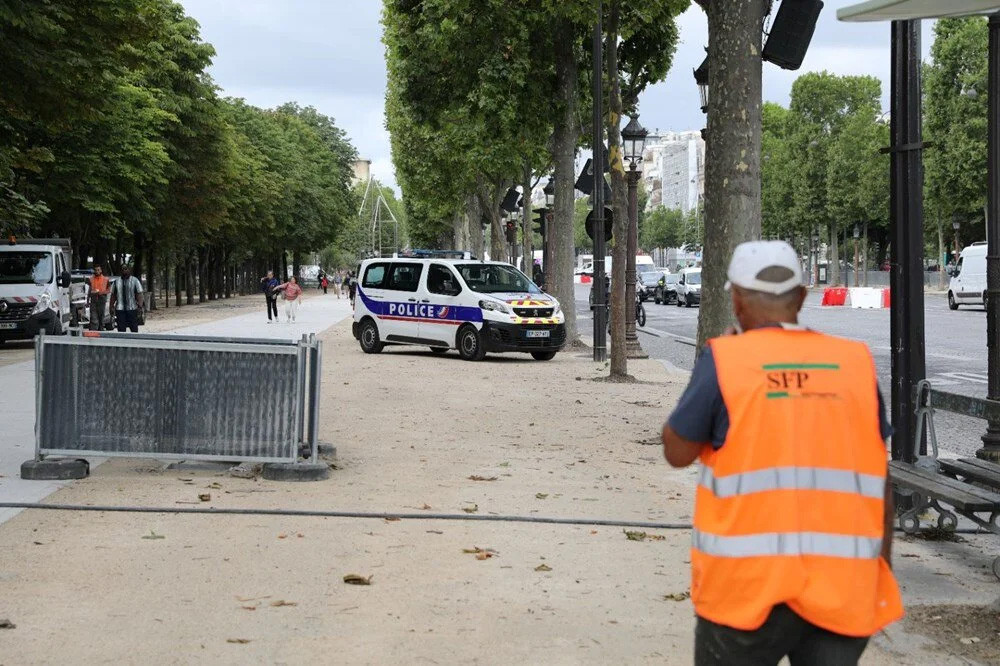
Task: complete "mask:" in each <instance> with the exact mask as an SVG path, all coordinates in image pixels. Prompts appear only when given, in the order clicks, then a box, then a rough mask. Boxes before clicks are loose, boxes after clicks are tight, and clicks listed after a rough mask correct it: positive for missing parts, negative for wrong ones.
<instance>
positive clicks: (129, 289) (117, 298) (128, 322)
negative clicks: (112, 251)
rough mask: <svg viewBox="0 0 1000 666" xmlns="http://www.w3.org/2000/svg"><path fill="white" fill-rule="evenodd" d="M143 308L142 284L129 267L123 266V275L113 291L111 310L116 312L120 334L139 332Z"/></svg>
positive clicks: (116, 282)
mask: <svg viewBox="0 0 1000 666" xmlns="http://www.w3.org/2000/svg"><path fill="white" fill-rule="evenodd" d="M142 308H143V294H142V283H141V282H139V278H137V277H135V276H134V275H132V269H131V268H130V267H129V266H127V265H126V266H122V274H121V276H119V278H118V279H117V280H116V281H115V284H114V288H113V289H112V290H111V309H112V310H114V312H115V318H116V319H117V321H118V332H119V333H124V332H125V329H128V330H129V331H131V332H133V333H138V332H139V311H140V310H142Z"/></svg>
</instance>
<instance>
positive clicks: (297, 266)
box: [292, 248, 381, 280]
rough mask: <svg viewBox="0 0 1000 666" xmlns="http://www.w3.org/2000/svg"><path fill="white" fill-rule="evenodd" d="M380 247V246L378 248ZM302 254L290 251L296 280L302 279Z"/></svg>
mask: <svg viewBox="0 0 1000 666" xmlns="http://www.w3.org/2000/svg"><path fill="white" fill-rule="evenodd" d="M380 249H381V248H380ZM301 270H302V255H301V254H300V253H299V251H298V250H295V251H294V252H292V275H294V276H295V279H296V280H301V279H302V273H301Z"/></svg>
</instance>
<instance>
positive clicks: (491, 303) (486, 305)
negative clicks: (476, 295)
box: [479, 299, 510, 314]
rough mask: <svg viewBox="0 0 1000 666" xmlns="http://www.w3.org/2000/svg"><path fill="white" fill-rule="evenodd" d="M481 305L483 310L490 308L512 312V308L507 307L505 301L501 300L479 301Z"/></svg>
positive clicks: (506, 312)
mask: <svg viewBox="0 0 1000 666" xmlns="http://www.w3.org/2000/svg"><path fill="white" fill-rule="evenodd" d="M479 307H480V308H482V309H483V310H489V311H490V312H502V313H504V314H510V308H508V307H507V305H506V304H505V303H501V302H500V301H487V300H485V299H484V300H481V301H479Z"/></svg>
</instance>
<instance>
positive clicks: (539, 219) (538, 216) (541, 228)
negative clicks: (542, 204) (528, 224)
mask: <svg viewBox="0 0 1000 666" xmlns="http://www.w3.org/2000/svg"><path fill="white" fill-rule="evenodd" d="M548 212H549V211H548V210H547V209H545V208H539V209H538V210H537V211H535V220H534V221H535V223H536V224H537V225H538V226H536V227H535V231H536V232H537V233H538V234H539V235H540V236H541V237H542V240H543V241H544V240H545V220H546V218H547V217H548Z"/></svg>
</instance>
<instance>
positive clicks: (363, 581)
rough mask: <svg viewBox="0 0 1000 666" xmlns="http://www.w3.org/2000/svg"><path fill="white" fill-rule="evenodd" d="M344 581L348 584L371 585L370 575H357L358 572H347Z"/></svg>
mask: <svg viewBox="0 0 1000 666" xmlns="http://www.w3.org/2000/svg"><path fill="white" fill-rule="evenodd" d="M344 582H345V583H347V584H348V585H371V584H372V576H368V577H367V578H365V577H364V576H359V575H358V574H347V575H346V576H344Z"/></svg>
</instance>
